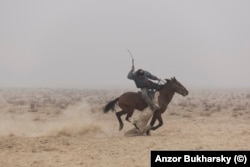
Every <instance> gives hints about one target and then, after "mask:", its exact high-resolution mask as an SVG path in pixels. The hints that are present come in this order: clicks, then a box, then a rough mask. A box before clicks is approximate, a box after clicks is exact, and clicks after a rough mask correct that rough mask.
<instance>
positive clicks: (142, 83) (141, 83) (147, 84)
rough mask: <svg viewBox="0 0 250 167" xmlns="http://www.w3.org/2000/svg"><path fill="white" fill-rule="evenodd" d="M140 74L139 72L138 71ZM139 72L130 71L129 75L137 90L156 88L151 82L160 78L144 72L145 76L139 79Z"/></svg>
mask: <svg viewBox="0 0 250 167" xmlns="http://www.w3.org/2000/svg"><path fill="white" fill-rule="evenodd" d="M137 72H138V71H137ZM137 72H133V70H130V71H129V73H128V79H131V80H134V81H135V85H136V87H137V88H154V86H155V85H154V83H153V82H152V81H150V80H149V79H151V80H157V79H158V78H157V77H156V76H154V75H152V74H151V73H149V72H148V71H144V75H143V76H140V77H138V75H137Z"/></svg>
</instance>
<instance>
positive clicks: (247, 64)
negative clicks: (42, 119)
mask: <svg viewBox="0 0 250 167" xmlns="http://www.w3.org/2000/svg"><path fill="white" fill-rule="evenodd" d="M249 9H250V1H248V0H237V1H236V0H204V1H200V0H188V1H187V0H178V1H174V0H158V1H152V0H126V1H117V0H22V1H20V0H0V76H1V78H0V87H71V88H110V87H125V88H126V87H129V88H131V87H135V85H134V83H133V82H132V81H130V80H128V79H127V73H128V72H129V70H130V69H131V57H130V55H129V53H128V52H127V49H129V50H130V51H131V52H132V54H133V56H134V58H135V66H136V68H137V69H138V68H143V69H146V70H148V71H149V72H151V73H152V74H154V75H156V76H158V77H160V78H162V79H164V78H170V77H173V76H175V77H176V78H177V79H178V80H179V81H180V82H181V83H183V85H185V86H186V87H208V88H250V77H249V72H250V19H249V16H250V10H249Z"/></svg>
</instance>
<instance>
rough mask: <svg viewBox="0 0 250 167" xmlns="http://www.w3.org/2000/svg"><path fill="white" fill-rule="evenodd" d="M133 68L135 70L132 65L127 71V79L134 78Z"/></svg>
mask: <svg viewBox="0 0 250 167" xmlns="http://www.w3.org/2000/svg"><path fill="white" fill-rule="evenodd" d="M134 70H135V68H134V66H132V69H131V70H130V71H129V73H128V76H127V77H128V79H134Z"/></svg>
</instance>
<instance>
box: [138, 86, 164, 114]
mask: <svg viewBox="0 0 250 167" xmlns="http://www.w3.org/2000/svg"><path fill="white" fill-rule="evenodd" d="M141 95H142V98H143V100H144V101H145V102H146V103H147V104H148V105H149V106H150V108H151V109H152V110H153V111H155V110H157V109H159V108H160V106H159V105H157V104H155V103H154V102H153V101H152V100H151V99H150V97H149V96H148V89H147V88H142V89H141Z"/></svg>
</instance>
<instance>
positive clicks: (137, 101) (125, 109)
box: [103, 77, 188, 133]
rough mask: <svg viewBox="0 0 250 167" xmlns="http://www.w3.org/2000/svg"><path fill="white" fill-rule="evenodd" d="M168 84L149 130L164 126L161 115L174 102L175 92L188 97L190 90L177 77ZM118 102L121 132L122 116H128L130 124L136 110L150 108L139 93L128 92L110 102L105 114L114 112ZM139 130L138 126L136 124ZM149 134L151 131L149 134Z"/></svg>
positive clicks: (163, 90) (161, 94) (164, 87)
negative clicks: (156, 123) (156, 122)
mask: <svg viewBox="0 0 250 167" xmlns="http://www.w3.org/2000/svg"><path fill="white" fill-rule="evenodd" d="M166 82H167V83H165V84H164V85H163V86H162V88H161V89H160V90H159V93H160V94H159V96H158V103H159V106H160V107H161V108H160V109H158V110H156V111H154V114H153V117H152V119H151V122H150V127H151V128H150V129H149V130H156V129H157V128H159V127H160V126H162V125H163V120H162V116H161V114H162V113H164V112H165V111H166V109H167V106H168V104H169V103H170V101H171V100H172V98H173V96H174V94H175V92H176V93H178V94H181V95H182V96H186V95H188V90H187V89H186V88H185V87H184V86H183V85H182V84H181V83H180V82H179V81H177V80H176V79H175V77H173V78H171V79H170V80H169V79H166ZM117 102H118V105H119V106H120V108H121V109H122V110H121V111H119V112H117V113H116V116H117V119H118V121H119V124H120V128H119V130H122V128H123V122H122V119H121V116H122V115H124V114H127V116H126V120H127V121H128V122H130V120H129V118H130V117H131V116H132V115H133V113H134V110H135V109H136V110H139V111H143V110H144V109H145V108H147V107H148V105H147V103H146V102H145V101H144V100H143V99H142V98H141V97H140V95H139V93H138V92H126V93H124V94H122V95H121V96H120V97H118V98H116V99H114V100H113V101H110V102H109V103H108V104H107V105H106V106H105V107H104V109H103V112H104V113H107V112H108V111H109V110H112V111H114V107H115V104H116V103H117ZM156 120H158V121H159V124H158V125H157V126H155V127H154V124H155V121H156ZM134 125H135V127H136V128H137V126H136V124H134ZM147 133H149V131H148V132H147Z"/></svg>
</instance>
